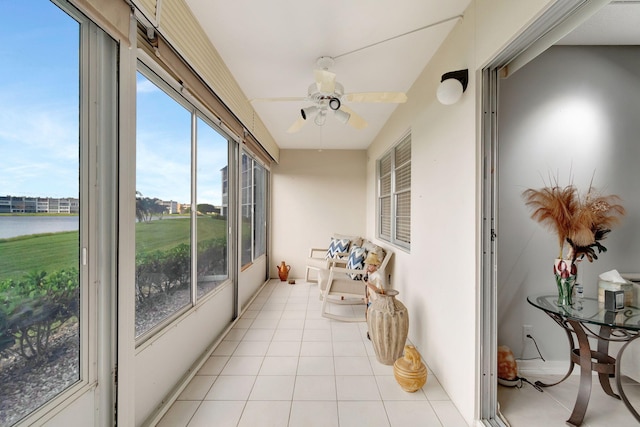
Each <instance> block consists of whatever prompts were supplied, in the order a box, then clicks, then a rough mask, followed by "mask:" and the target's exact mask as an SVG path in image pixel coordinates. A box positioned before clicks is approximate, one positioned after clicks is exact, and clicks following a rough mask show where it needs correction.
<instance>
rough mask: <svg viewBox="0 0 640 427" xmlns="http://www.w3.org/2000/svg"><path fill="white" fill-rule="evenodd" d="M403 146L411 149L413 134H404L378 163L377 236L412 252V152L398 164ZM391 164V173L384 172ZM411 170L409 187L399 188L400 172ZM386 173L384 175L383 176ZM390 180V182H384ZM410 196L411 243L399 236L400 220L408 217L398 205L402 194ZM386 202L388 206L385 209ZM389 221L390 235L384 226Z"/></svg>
mask: <svg viewBox="0 0 640 427" xmlns="http://www.w3.org/2000/svg"><path fill="white" fill-rule="evenodd" d="M403 144H409V150H410V149H411V132H410V131H408V132H407V133H406V134H404V135H403V136H402V137H401V138H400V139H399V140H398V141H397V142H396V143H395V144H394V145H393V146H392V147H391V148H389V150H387V151H386V152H385V153H384V154H383V155H382V156H380V157H379V158H378V160H377V161H376V187H377V194H376V236H377V237H378V238H379V239H381V240H384V241H386V242H389V243H391V244H393V245H394V246H397V247H400V248H403V249H406V250H410V249H411V151H409V158H408V160H406V161H405V162H404V163H402V164H398V159H397V156H396V155H397V150H398V149H399V148H400V147H402V145H403ZM385 162H389V171H388V172H387V171H386V170H385V171H384V172H383V164H384V163H385ZM406 167H408V168H409V185H408V187H405V188H398V186H399V182H398V181H399V180H398V179H397V178H398V172H399V171H401V170H402V169H403V168H406ZM383 173H384V174H383ZM386 180H388V181H389V182H388V183H386V182H383V181H386ZM387 187H388V188H389V191H388V192H384V193H383V191H385V189H386V188H387ZM407 193H408V194H409V201H408V203H409V206H408V218H409V241H406V240H403V239H401V238H399V236H398V218H400V217H403V216H405V217H406V216H407V215H401V214H400V213H399V209H400V208H401V207H400V206H399V203H398V197H399V196H400V195H402V194H407ZM385 202H386V204H388V207H387V209H385V207H386V206H385ZM387 211H388V213H387ZM386 221H388V224H389V225H388V229H389V231H388V233H386V232H385V231H384V230H383V226H384V225H385V224H386Z"/></svg>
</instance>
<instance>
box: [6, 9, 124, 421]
mask: <svg viewBox="0 0 640 427" xmlns="http://www.w3.org/2000/svg"><path fill="white" fill-rule="evenodd" d="M69 13H72V14H73V16H71V15H70V14H68V13H67V12H65V11H63V10H61V9H60V8H59V7H58V6H56V5H55V4H53V3H51V2H50V1H48V0H33V1H28V2H25V1H20V0H5V1H1V2H0V45H1V46H2V47H1V48H0V49H1V51H2V53H0V57H1V58H2V59H1V62H2V65H1V66H0V162H2V173H1V174H0V194H1V195H2V196H0V425H2V426H11V425H14V424H16V423H18V422H19V421H20V420H25V418H28V417H29V416H32V417H34V418H37V417H39V416H40V414H39V413H38V411H39V410H42V411H44V410H46V409H45V408H43V407H45V406H46V404H47V403H48V402H51V401H52V400H54V399H56V398H58V397H60V395H62V394H64V393H65V392H66V393H67V394H70V393H72V392H73V391H74V390H77V388H78V387H81V386H82V385H84V384H86V382H87V381H89V379H90V378H89V377H90V374H89V370H88V369H89V368H88V366H89V363H88V353H89V352H88V351H87V349H88V345H89V344H88V340H87V331H88V327H89V324H90V323H91V322H89V321H88V315H89V314H88V311H87V306H88V303H87V301H89V300H88V298H89V294H88V292H87V289H88V282H89V280H88V274H89V270H88V267H87V263H86V262H81V260H83V259H84V260H86V258H84V257H82V255H81V254H83V253H85V254H86V251H85V249H86V248H87V243H88V241H89V238H88V236H89V232H88V228H87V224H88V221H87V217H88V209H89V208H88V199H89V198H88V197H87V194H88V187H89V185H88V173H87V172H86V171H87V165H88V161H87V159H88V156H89V154H88V153H89V148H88V147H89V145H90V144H89V143H88V141H87V138H86V135H87V133H85V132H83V131H84V130H86V129H88V128H89V126H93V125H94V124H95V122H91V123H90V122H89V118H88V117H89V114H87V113H88V110H89V109H91V111H92V112H93V111H94V110H93V106H94V105H96V104H97V103H99V102H100V101H97V103H96V104H89V103H88V102H87V100H88V99H89V94H88V92H89V91H91V90H92V88H95V85H94V84H93V82H95V80H97V79H96V74H97V73H98V71H97V70H99V69H100V67H94V68H93V69H91V70H89V68H88V67H87V66H86V65H87V63H86V62H83V61H82V59H83V58H87V57H89V52H91V55H95V58H98V57H99V54H98V49H97V47H96V45H95V44H92V42H90V41H89V37H88V34H89V31H88V28H87V27H89V26H90V25H91V24H90V23H89V21H87V20H86V19H85V18H84V17H82V16H80V15H79V14H77V13H76V12H74V11H69ZM96 32H98V31H96ZM104 62H108V61H104ZM104 62H103V63H104ZM112 74H114V73H112ZM108 80H109V79H105V80H104V81H103V83H105V84H108V83H107V82H108ZM111 83H113V81H111ZM81 87H82V90H81V89H80V88H81ZM93 117H94V119H95V117H96V116H93ZM98 120H99V119H98ZM81 135H82V136H81ZM92 301H93V300H92ZM91 314H92V315H93V313H91ZM26 422H29V423H30V421H26Z"/></svg>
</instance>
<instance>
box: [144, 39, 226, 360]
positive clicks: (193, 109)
mask: <svg viewBox="0 0 640 427" xmlns="http://www.w3.org/2000/svg"><path fill="white" fill-rule="evenodd" d="M137 73H140V74H142V75H143V76H144V77H145V78H146V79H147V80H149V81H150V82H151V83H153V84H154V85H156V87H158V88H159V89H160V90H162V91H163V92H164V93H165V94H166V95H167V96H169V97H170V98H171V99H172V100H174V101H175V102H176V103H178V104H179V105H180V106H182V107H183V108H185V109H186V110H187V111H188V112H189V113H190V114H191V120H190V129H191V139H190V149H191V164H190V168H189V173H190V183H191V184H190V185H191V188H190V200H189V202H190V205H189V206H190V211H191V213H190V247H189V250H190V275H191V288H190V291H191V301H190V303H189V304H186V305H185V306H183V307H180V308H179V309H177V310H176V311H175V312H173V313H171V314H170V315H168V316H167V317H166V318H164V319H162V320H161V321H160V322H158V323H157V324H155V325H153V326H152V327H151V328H149V329H147V330H146V331H144V332H142V333H141V334H140V335H138V336H135V333H134V336H135V343H136V344H135V345H136V348H137V349H138V350H141V349H142V348H144V347H145V346H146V345H149V344H150V343H152V342H153V341H154V340H155V339H157V338H158V337H160V336H162V334H163V333H164V331H166V330H167V328H168V327H170V326H171V325H172V324H174V323H175V322H176V321H179V319H181V318H183V317H184V316H186V315H188V313H190V312H191V311H192V310H194V309H196V308H197V307H198V306H200V305H201V304H203V303H204V301H206V300H208V299H209V298H212V297H213V295H215V294H217V293H218V292H219V291H220V290H221V289H222V288H223V287H226V286H230V285H232V284H233V282H234V270H233V268H232V266H233V265H234V264H233V259H232V257H231V254H232V253H233V251H234V250H235V249H234V247H235V243H234V242H233V239H231V238H230V235H229V234H228V235H227V278H226V280H224V281H223V282H222V283H220V284H219V285H218V286H217V287H216V288H215V289H213V290H211V291H210V292H208V293H206V294H204V295H202V296H200V297H198V280H197V243H196V244H194V242H197V229H196V227H197V219H196V214H197V212H196V211H197V175H196V172H197V170H196V169H197V166H198V165H197V143H198V141H197V130H196V129H197V122H198V120H201V121H202V122H204V123H205V124H206V125H208V126H211V127H212V128H213V130H215V131H216V132H218V133H219V134H220V135H221V136H222V137H224V138H225V139H226V140H227V170H228V171H229V170H230V168H231V163H232V161H233V160H232V159H233V152H234V148H233V145H234V144H237V143H238V137H236V136H235V135H233V134H232V133H231V132H230V131H228V130H226V129H225V127H224V126H223V125H222V124H221V122H220V119H218V118H216V117H215V115H214V114H213V113H211V112H210V111H209V110H208V109H207V108H206V107H205V106H204V105H203V104H202V103H201V102H199V101H198V100H197V99H195V98H194V97H193V96H191V95H190V94H189V92H188V91H186V90H183V89H184V88H183V86H182V85H181V84H180V83H179V82H178V81H176V80H174V79H173V78H172V77H171V76H169V75H168V73H167V72H166V71H165V70H164V69H163V68H162V67H160V66H159V64H158V63H156V62H155V61H154V60H153V59H152V58H149V57H148V56H147V55H146V54H144V53H143V52H141V51H138V57H137V60H136V74H137ZM228 176H230V175H228ZM227 185H228V186H229V187H232V186H233V183H231V182H228V183H227ZM232 203H235V201H234V200H228V204H232ZM227 217H228V220H227V227H228V229H232V228H233V225H232V217H231V216H230V215H227ZM133 257H134V262H133V263H134V264H135V250H134V254H133ZM134 299H135V298H134ZM134 319H135V317H134Z"/></svg>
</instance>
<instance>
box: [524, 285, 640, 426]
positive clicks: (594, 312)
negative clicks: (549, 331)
mask: <svg viewBox="0 0 640 427" xmlns="http://www.w3.org/2000/svg"><path fill="white" fill-rule="evenodd" d="M557 300H558V295H557V294H556V295H550V294H546V295H531V296H528V297H527V301H528V302H529V304H531V305H533V306H534V307H536V308H538V309H540V310H542V311H544V312H545V313H546V314H547V315H548V316H549V317H551V318H552V319H553V320H554V321H555V322H556V323H557V324H558V325H560V326H561V327H562V328H563V329H564V330H565V332H566V333H567V338H568V339H569V347H570V360H569V370H568V371H567V373H566V374H565V376H564V377H563V378H562V379H561V380H560V381H557V382H555V383H553V384H545V383H542V382H540V381H537V382H536V385H538V386H541V387H551V386H554V385H556V384H560V383H561V382H563V381H564V380H566V379H567V378H568V377H569V375H571V372H573V368H574V366H575V365H578V366H580V387H579V389H578V396H577V398H576V403H575V405H574V407H573V412H572V413H571V416H570V417H569V419H568V420H567V423H568V424H571V425H574V426H579V425H580V424H582V421H583V420H584V414H585V412H586V410H587V404H588V403H589V396H590V395H591V382H592V377H591V375H592V374H591V373H592V371H593V372H597V373H598V380H599V381H600V386H601V387H602V389H603V390H604V392H605V393H606V394H608V395H609V396H612V397H614V398H616V399H622V401H623V402H624V404H625V406H626V407H627V409H629V411H630V412H631V413H632V414H633V416H634V417H635V418H636V420H638V422H640V415H639V414H638V412H637V411H636V410H635V408H634V407H633V405H631V403H630V402H629V399H628V398H627V396H626V395H625V393H624V390H623V389H622V381H621V375H620V365H621V361H622V356H623V354H624V351H625V349H626V348H627V346H628V345H629V344H630V343H631V342H632V341H633V340H635V339H636V338H638V337H639V336H640V309H639V308H637V307H625V308H624V309H622V310H619V311H615V312H613V311H607V310H605V309H604V304H602V303H600V302H598V300H597V299H596V298H580V299H578V300H576V301H574V304H573V305H572V306H559V305H558V303H557ZM574 335H575V337H576V339H577V342H578V346H577V347H576V343H575V341H574V338H573V336H574ZM589 337H592V338H595V339H596V340H597V347H596V348H595V349H591V346H590V344H589ZM610 342H623V343H624V344H623V345H622V347H621V348H620V350H619V351H618V354H617V355H616V357H615V358H614V357H612V356H610V355H609V343H610ZM611 375H614V376H615V379H616V388H617V391H618V394H616V393H614V391H613V389H612V388H611V384H610V382H609V377H610V376H611Z"/></svg>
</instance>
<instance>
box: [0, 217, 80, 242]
mask: <svg viewBox="0 0 640 427" xmlns="http://www.w3.org/2000/svg"><path fill="white" fill-rule="evenodd" d="M79 219H80V217H79V216H77V215H76V216H40V215H15V216H13V215H12V216H4V215H0V239H6V238H8V237H16V236H24V235H29V234H40V233H57V232H60V231H76V230H78V222H79Z"/></svg>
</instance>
